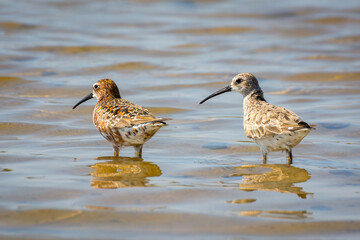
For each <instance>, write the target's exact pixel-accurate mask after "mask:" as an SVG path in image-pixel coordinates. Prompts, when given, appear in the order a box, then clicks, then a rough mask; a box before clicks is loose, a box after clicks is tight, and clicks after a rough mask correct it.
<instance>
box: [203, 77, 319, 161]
mask: <svg viewBox="0 0 360 240" xmlns="http://www.w3.org/2000/svg"><path fill="white" fill-rule="evenodd" d="M230 91H236V92H239V93H241V94H242V95H243V97H244V102H243V108H244V130H245V135H246V136H247V137H248V138H251V139H253V140H254V141H255V142H256V144H257V145H258V146H259V147H260V150H261V153H262V159H263V163H266V162H267V155H268V153H269V152H272V151H285V152H286V154H287V159H288V163H289V164H291V163H292V159H293V157H292V148H293V147H295V146H296V145H298V144H299V143H300V141H301V140H302V139H303V138H304V137H305V136H306V135H307V134H308V133H309V132H310V131H311V130H313V129H314V127H315V126H316V125H309V124H307V123H306V122H304V121H303V120H302V119H301V118H300V117H299V116H298V115H296V114H295V113H293V112H292V111H290V110H288V109H286V108H283V107H279V106H275V105H272V104H270V103H268V102H267V101H266V100H265V98H264V93H263V91H262V90H261V88H260V86H259V83H258V80H257V79H256V77H255V76H254V75H252V74H251V73H241V74H238V75H236V76H235V77H234V78H233V79H232V81H231V84H230V85H229V86H227V87H224V88H222V89H220V90H219V91H217V92H215V93H213V94H211V95H210V96H208V97H207V98H205V99H204V100H202V101H201V102H200V104H202V103H204V102H205V101H207V100H209V99H210V98H212V97H215V96H217V95H219V94H222V93H226V92H230Z"/></svg>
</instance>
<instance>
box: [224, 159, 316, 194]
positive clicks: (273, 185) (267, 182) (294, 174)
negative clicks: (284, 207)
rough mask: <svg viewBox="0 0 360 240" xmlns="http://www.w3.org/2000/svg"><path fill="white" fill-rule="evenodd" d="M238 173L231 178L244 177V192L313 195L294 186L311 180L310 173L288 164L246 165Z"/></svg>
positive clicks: (238, 168)
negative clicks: (258, 191) (260, 191)
mask: <svg viewBox="0 0 360 240" xmlns="http://www.w3.org/2000/svg"><path fill="white" fill-rule="evenodd" d="M235 169H236V173H232V174H230V175H229V177H233V176H242V177H243V180H242V183H240V184H239V187H240V189H241V190H243V191H254V190H264V191H275V192H281V193H295V194H296V195H298V196H299V197H301V198H306V197H307V196H308V195H312V193H308V192H304V191H303V190H302V189H303V188H302V187H297V186H295V185H294V184H295V183H300V182H306V181H307V180H309V179H310V175H309V173H308V171H306V170H305V169H303V168H297V167H294V166H291V165H288V164H263V165H244V166H241V167H235Z"/></svg>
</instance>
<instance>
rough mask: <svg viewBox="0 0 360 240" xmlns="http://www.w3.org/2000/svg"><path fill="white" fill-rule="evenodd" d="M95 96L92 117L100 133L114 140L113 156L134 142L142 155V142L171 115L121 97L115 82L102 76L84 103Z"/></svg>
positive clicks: (137, 152)
mask: <svg viewBox="0 0 360 240" xmlns="http://www.w3.org/2000/svg"><path fill="white" fill-rule="evenodd" d="M93 97H94V98H96V99H97V103H96V105H95V108H94V112H93V121H94V124H95V126H96V128H97V129H98V130H99V132H100V134H101V135H102V136H103V137H104V138H105V139H106V140H108V141H109V142H111V143H112V145H113V149H114V156H119V151H120V149H121V148H122V147H124V146H133V147H134V149H135V156H136V157H139V158H141V156H142V147H143V144H144V143H145V142H146V141H148V140H149V139H150V138H151V137H152V136H153V135H154V134H155V133H156V132H157V131H158V130H159V129H160V128H161V127H163V126H164V125H166V123H165V121H166V120H170V118H156V117H155V116H154V115H152V114H151V113H150V112H149V110H147V109H145V108H143V107H141V106H139V105H136V104H134V103H132V102H130V101H128V100H125V99H122V98H121V97H120V92H119V89H118V87H117V86H116V84H115V82H114V81H113V80H111V79H101V80H99V81H97V82H96V83H94V85H93V91H92V93H90V94H89V95H88V96H86V97H84V98H83V99H82V100H80V101H79V102H78V103H77V104H76V105H75V106H74V107H73V109H75V108H76V107H77V106H78V105H80V104H81V103H83V102H85V101H87V100H89V99H91V98H93Z"/></svg>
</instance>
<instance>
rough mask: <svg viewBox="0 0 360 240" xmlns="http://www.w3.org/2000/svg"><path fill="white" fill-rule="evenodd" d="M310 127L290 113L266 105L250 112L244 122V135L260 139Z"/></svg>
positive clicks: (280, 108) (283, 109)
mask: <svg viewBox="0 0 360 240" xmlns="http://www.w3.org/2000/svg"><path fill="white" fill-rule="evenodd" d="M304 128H310V126H309V125H308V124H307V123H305V122H304V121H302V120H301V118H299V116H297V115H296V114H295V113H293V112H292V111H290V110H288V109H286V108H283V107H278V106H275V105H272V104H269V103H266V104H264V105H263V106H262V108H259V109H258V110H257V111H252V112H251V113H250V114H249V116H248V118H247V119H245V120H244V130H245V135H246V136H247V137H249V138H255V139H257V138H262V137H264V136H273V135H274V134H283V133H286V132H292V131H296V130H300V129H304Z"/></svg>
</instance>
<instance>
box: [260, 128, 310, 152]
mask: <svg viewBox="0 0 360 240" xmlns="http://www.w3.org/2000/svg"><path fill="white" fill-rule="evenodd" d="M309 132H310V129H303V130H299V131H295V132H289V133H283V134H275V135H273V136H268V137H263V138H258V139H254V141H255V142H256V144H258V145H259V147H260V149H261V150H265V151H266V152H271V151H283V150H288V151H290V150H291V149H292V148H293V147H295V146H296V145H298V144H299V143H300V142H301V140H302V139H303V138H304V137H305V136H306V135H307V134H308V133H309Z"/></svg>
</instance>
